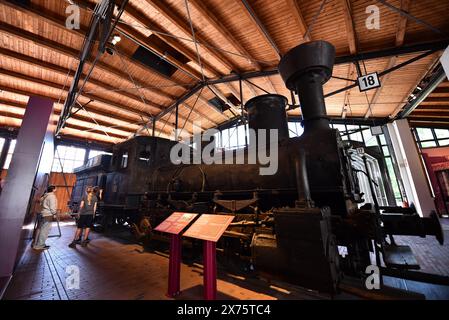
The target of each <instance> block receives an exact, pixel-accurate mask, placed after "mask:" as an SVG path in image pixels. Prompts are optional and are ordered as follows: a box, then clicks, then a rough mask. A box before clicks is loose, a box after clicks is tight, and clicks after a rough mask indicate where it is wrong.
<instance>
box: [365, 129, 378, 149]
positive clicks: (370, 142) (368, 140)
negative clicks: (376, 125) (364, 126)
mask: <svg viewBox="0 0 449 320" xmlns="http://www.w3.org/2000/svg"><path fill="white" fill-rule="evenodd" d="M362 134H363V138H364V139H365V145H366V146H367V147H372V146H377V139H376V137H374V136H372V135H371V130H370V129H368V130H363V131H362Z"/></svg>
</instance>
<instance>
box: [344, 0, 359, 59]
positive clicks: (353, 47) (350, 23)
mask: <svg viewBox="0 0 449 320" xmlns="http://www.w3.org/2000/svg"><path fill="white" fill-rule="evenodd" d="M340 4H341V6H342V8H343V15H344V20H345V27H346V36H347V38H348V43H349V52H350V53H351V54H356V53H357V51H358V50H357V35H356V32H355V28H354V20H353V19H352V8H351V3H350V2H349V0H340Z"/></svg>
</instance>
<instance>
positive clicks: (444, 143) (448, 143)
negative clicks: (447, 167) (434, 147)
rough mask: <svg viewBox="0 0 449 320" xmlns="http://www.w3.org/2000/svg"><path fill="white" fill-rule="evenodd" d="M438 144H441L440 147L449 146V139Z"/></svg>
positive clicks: (439, 141)
mask: <svg viewBox="0 0 449 320" xmlns="http://www.w3.org/2000/svg"><path fill="white" fill-rule="evenodd" d="M438 143H439V144H440V146H442V147H443V146H449V139H446V140H438Z"/></svg>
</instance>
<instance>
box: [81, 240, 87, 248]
mask: <svg viewBox="0 0 449 320" xmlns="http://www.w3.org/2000/svg"><path fill="white" fill-rule="evenodd" d="M88 243H89V241H87V240H84V241H83V242H81V247H87V244H88Z"/></svg>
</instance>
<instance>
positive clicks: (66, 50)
mask: <svg viewBox="0 0 449 320" xmlns="http://www.w3.org/2000/svg"><path fill="white" fill-rule="evenodd" d="M0 32H4V33H7V34H10V35H12V36H14V37H18V38H21V39H24V40H26V41H30V42H34V43H35V44H37V45H39V46H41V47H44V48H46V49H49V50H51V51H52V52H55V53H58V54H62V55H65V56H66V57H69V58H72V59H76V60H77V59H78V56H79V51H78V50H76V49H73V48H70V47H67V46H64V45H62V44H60V43H57V42H54V41H52V40H49V39H46V38H44V37H41V36H39V35H36V34H34V33H31V32H29V31H26V30H23V29H20V28H17V27H14V26H11V25H8V24H5V23H3V22H1V21H0ZM86 65H88V66H89V65H91V62H86ZM96 68H98V69H99V70H101V71H103V72H106V73H109V74H111V75H113V76H116V77H118V78H120V79H122V80H124V81H126V82H128V83H129V84H130V85H131V86H134V83H133V82H132V81H131V80H130V79H129V77H128V75H127V74H125V73H124V72H122V71H120V70H118V69H115V68H113V67H111V66H109V65H107V64H105V63H103V62H101V61H98V62H97V64H96ZM147 85H148V84H147ZM145 90H148V91H151V92H152V93H154V94H157V95H159V96H161V97H164V98H167V99H170V100H174V99H176V97H175V96H172V95H169V94H167V93H165V92H163V91H161V90H159V89H156V88H147V89H145Z"/></svg>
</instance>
